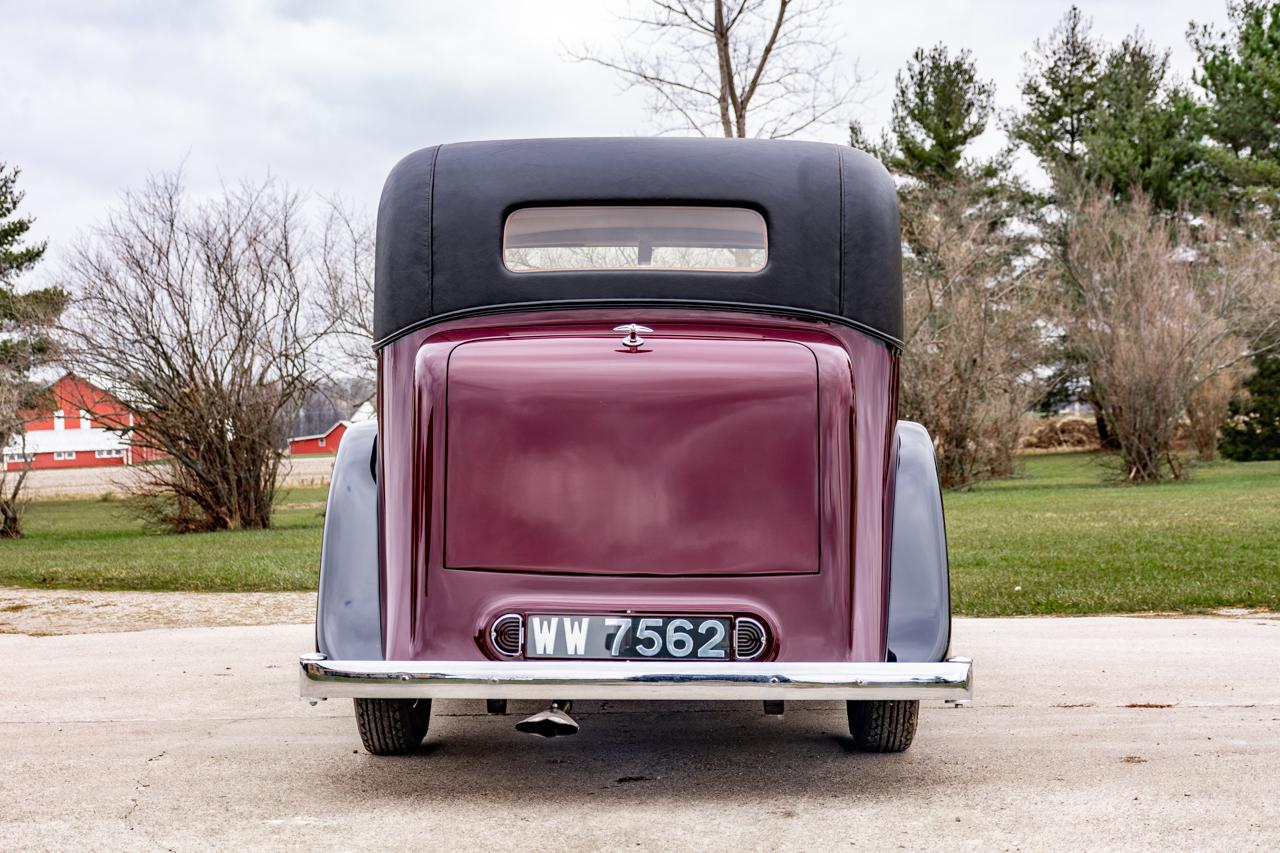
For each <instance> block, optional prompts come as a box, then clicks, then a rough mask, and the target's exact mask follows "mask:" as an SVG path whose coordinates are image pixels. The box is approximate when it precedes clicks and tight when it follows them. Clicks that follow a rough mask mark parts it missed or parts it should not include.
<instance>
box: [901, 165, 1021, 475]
mask: <svg viewBox="0 0 1280 853" xmlns="http://www.w3.org/2000/svg"><path fill="white" fill-rule="evenodd" d="M977 186H978V185H977V184H975V183H966V182H964V181H959V182H956V183H955V184H952V185H948V186H943V187H939V188H936V189H934V190H931V191H929V192H927V193H926V192H919V193H909V194H907V195H906V196H905V197H904V199H903V217H902V218H903V236H904V242H905V243H906V245H907V247H908V251H907V257H906V259H905V261H906V262H905V266H904V276H903V286H904V300H903V301H904V314H905V318H904V319H905V329H906V331H905V334H904V338H905V344H906V346H905V348H904V351H903V357H902V390H901V398H900V406H901V412H902V415H903V416H904V417H909V418H912V419H914V420H919V421H921V422H922V423H923V424H925V426H927V427H928V428H929V431H930V433H931V434H932V436H933V439H934V443H935V445H936V447H937V451H938V469H939V475H940V477H941V479H942V484H943V486H944V487H946V488H964V487H967V486H970V485H972V484H973V483H974V482H976V481H978V480H982V479H986V478H989V477H993V476H1008V475H1009V474H1011V473H1012V470H1013V454H1014V451H1015V450H1016V449H1017V446H1018V440H1019V438H1020V437H1021V436H1020V430H1021V418H1022V415H1023V414H1025V413H1026V412H1027V410H1028V409H1030V407H1031V405H1032V403H1033V402H1034V401H1035V400H1036V399H1037V397H1039V396H1040V394H1041V393H1043V388H1042V384H1043V383H1042V382H1041V381H1040V380H1039V379H1038V378H1037V376H1036V372H1035V367H1036V365H1037V364H1039V363H1040V361H1041V353H1042V349H1043V347H1042V343H1043V340H1042V339H1043V333H1042V331H1041V324H1040V323H1039V322H1038V320H1039V317H1040V316H1041V309H1042V305H1041V304H1040V301H1039V300H1040V295H1039V294H1040V291H1041V289H1042V288H1041V283H1040V280H1039V276H1040V270H1039V268H1038V267H1037V266H1035V265H1034V264H1028V263H1026V259H1025V246H1024V245H1023V242H1024V241H1023V240H1022V239H1021V238H1019V237H1018V236H1017V235H1016V234H1013V233H1011V232H1010V231H1009V230H1007V229H1006V228H1005V227H1003V226H1002V225H1001V224H1000V223H1001V221H1002V220H1003V219H1004V218H1005V214H1004V212H1003V210H1002V209H1001V208H1000V207H999V206H997V205H988V204H982V203H979V202H975V195H976V193H977Z"/></svg>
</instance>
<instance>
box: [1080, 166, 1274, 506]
mask: <svg viewBox="0 0 1280 853" xmlns="http://www.w3.org/2000/svg"><path fill="white" fill-rule="evenodd" d="M1066 210H1067V211H1069V213H1068V214H1067V215H1066V216H1065V217H1064V221H1063V228H1064V233H1063V236H1062V238H1061V239H1060V241H1059V242H1060V247H1061V259H1062V260H1061V262H1062V267H1063V272H1064V273H1065V278H1066V283H1067V287H1066V288H1065V289H1064V290H1063V291H1062V295H1061V300H1060V304H1059V317H1060V322H1061V324H1062V327H1063V329H1064V330H1065V333H1066V335H1067V337H1068V339H1069V341H1070V344H1071V346H1072V347H1073V348H1074V349H1075V350H1076V351H1078V352H1079V353H1080V354H1081V356H1082V358H1083V360H1084V362H1085V365H1086V369H1087V370H1088V373H1089V376H1090V378H1091V379H1092V382H1093V385H1094V391H1095V394H1096V396H1097V399H1098V402H1099V405H1100V406H1101V408H1102V412H1103V414H1104V415H1105V417H1106V419H1107V423H1108V424H1109V426H1110V428H1111V430H1112V431H1113V432H1114V434H1115V436H1116V439H1117V440H1118V442H1119V444H1120V454H1121V458H1122V460H1123V463H1124V466H1125V475H1126V477H1127V479H1129V480H1131V481H1134V482H1152V481H1156V480H1160V479H1163V478H1164V477H1165V476H1166V474H1168V473H1172V474H1173V476H1175V477H1179V476H1181V474H1182V469H1181V466H1180V465H1179V464H1178V461H1177V459H1176V458H1175V457H1174V456H1173V454H1172V453H1171V452H1170V440H1171V439H1172V437H1173V432H1174V429H1175V428H1176V426H1177V424H1178V422H1179V420H1180V419H1181V418H1182V415H1183V413H1184V412H1185V411H1186V410H1187V407H1188V405H1189V404H1191V398H1192V395H1193V392H1195V391H1196V389H1197V388H1199V387H1200V386H1201V385H1203V384H1204V383H1205V382H1207V381H1209V380H1210V379H1212V378H1213V377H1215V376H1217V375H1219V374H1221V373H1222V372H1223V371H1225V370H1228V369H1229V368H1231V367H1233V366H1235V365H1237V364H1240V363H1241V362H1243V361H1244V360H1245V359H1247V358H1249V357H1250V356H1251V354H1252V353H1253V352H1254V351H1255V350H1256V349H1257V347H1258V346H1260V345H1261V342H1262V341H1264V340H1266V339H1267V338H1268V337H1269V336H1272V335H1274V333H1275V331H1276V330H1277V329H1278V328H1280V313H1278V309H1277V306H1280V290H1278V289H1277V282H1276V280H1275V273H1274V271H1275V269H1276V268H1277V257H1276V251H1275V246H1274V245H1273V244H1271V243H1269V242H1268V241H1266V240H1264V239H1255V237H1257V236H1258V235H1249V234H1245V233H1241V232H1239V231H1235V230H1229V229H1225V228H1222V227H1220V226H1217V225H1215V224H1213V223H1205V224H1203V225H1201V226H1199V227H1198V228H1197V229H1196V230H1194V231H1193V229H1192V228H1191V227H1190V226H1188V225H1186V224H1184V223H1182V222H1181V221H1178V220H1170V219H1168V218H1166V217H1157V216H1154V215H1153V212H1152V209H1151V204H1150V202H1149V201H1148V200H1147V199H1146V198H1145V197H1143V196H1141V195H1138V196H1136V197H1135V198H1134V199H1132V200H1131V201H1129V202H1124V203H1117V202H1113V201H1112V200H1111V199H1110V197H1109V196H1107V195H1106V194H1104V193H1102V192H1100V191H1097V190H1088V189H1085V190H1079V191H1077V193H1076V196H1075V198H1074V199H1073V200H1072V203H1071V204H1070V205H1068V206H1067V207H1066Z"/></svg>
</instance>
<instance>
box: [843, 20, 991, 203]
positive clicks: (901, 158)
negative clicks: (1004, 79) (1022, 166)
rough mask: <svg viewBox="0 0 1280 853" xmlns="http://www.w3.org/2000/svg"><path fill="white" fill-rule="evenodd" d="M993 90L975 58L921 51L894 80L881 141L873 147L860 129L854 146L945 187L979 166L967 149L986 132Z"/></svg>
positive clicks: (854, 129) (939, 49)
mask: <svg viewBox="0 0 1280 853" xmlns="http://www.w3.org/2000/svg"><path fill="white" fill-rule="evenodd" d="M994 92H995V90H994V86H993V85H992V83H991V82H990V81H986V80H981V79H979V78H978V74H977V70H976V69H975V67H974V62H973V56H972V55H971V54H970V53H969V51H967V50H962V51H960V53H958V54H957V55H956V56H954V57H953V56H951V55H950V54H949V53H948V52H947V49H946V47H945V46H944V45H941V44H939V45H936V46H935V47H933V48H930V49H929V50H927V51H926V50H925V49H924V48H917V49H916V51H915V53H913V54H912V55H911V58H910V59H909V60H907V64H906V67H905V68H903V69H902V70H901V71H899V72H898V74H897V77H896V78H895V94H894V98H893V119H892V122H891V123H890V128H889V131H888V133H886V134H885V136H884V138H883V139H882V140H881V142H880V143H878V144H876V143H870V142H869V140H867V139H866V138H865V135H864V134H863V131H862V129H861V128H860V127H858V126H857V125H851V126H850V128H849V131H850V142H851V144H853V145H854V146H856V147H859V148H865V149H867V150H869V151H871V152H872V153H874V154H876V155H877V156H878V157H880V158H881V159H882V160H883V161H884V163H885V165H886V166H887V167H888V168H889V170H890V171H892V172H895V173H897V174H900V175H907V176H910V177H912V178H915V179H916V180H917V181H921V182H922V183H925V184H934V185H936V184H945V183H948V182H952V181H954V180H956V179H958V178H961V177H963V176H966V175H969V174H970V173H972V172H973V171H975V170H976V169H977V168H978V167H977V166H976V164H972V163H966V162H965V159H964V155H965V150H966V149H967V148H968V147H969V144H970V143H972V142H973V140H975V139H977V138H978V137H979V136H981V135H982V133H983V131H985V130H986V129H987V122H988V121H989V120H990V118H991V114H992V111H993V109H994V106H993V105H994Z"/></svg>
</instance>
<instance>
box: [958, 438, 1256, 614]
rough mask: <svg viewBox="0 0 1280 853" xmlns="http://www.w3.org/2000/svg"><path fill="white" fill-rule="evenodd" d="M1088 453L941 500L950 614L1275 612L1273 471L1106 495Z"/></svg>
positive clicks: (1210, 472) (1228, 467) (1249, 467)
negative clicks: (1253, 609) (1223, 609)
mask: <svg viewBox="0 0 1280 853" xmlns="http://www.w3.org/2000/svg"><path fill="white" fill-rule="evenodd" d="M1105 461H1106V458H1105V457H1103V456H1102V455H1101V454H1094V453H1064V454H1054V455H1046V456H1031V457H1028V458H1027V459H1026V460H1025V466H1024V470H1023V473H1022V476H1021V477H1019V478H1018V479H1014V480H1005V481H1001V482H993V483H987V484H984V485H983V486H981V487H979V488H977V489H975V490H973V491H972V492H967V493H954V494H947V495H945V496H944V498H943V502H944V505H945V507H946V513H947V534H948V537H947V538H948V540H949V542H950V545H951V586H952V598H953V601H954V607H955V611H956V612H957V613H960V614H967V615H973V616H1005V615H1014V614H1030V613H1115V612H1133V611H1145V610H1171V611H1185V612H1192V611H1203V610H1211V609H1214V608H1219V607H1266V608H1271V609H1280V462H1251V463H1247V464H1241V463H1233V462H1215V463H1212V464H1210V465H1204V466H1201V467H1197V468H1195V469H1194V470H1193V471H1192V474H1191V479H1190V481H1189V482H1183V483H1169V484H1163V485H1158V486H1123V485H1107V484H1106V481H1107V480H1108V479H1110V478H1111V477H1113V476H1114V474H1113V473H1111V471H1110V470H1108V469H1107V468H1105V467H1104V466H1103V463H1104V462H1105Z"/></svg>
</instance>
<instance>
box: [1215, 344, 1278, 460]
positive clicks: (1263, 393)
mask: <svg viewBox="0 0 1280 853" xmlns="http://www.w3.org/2000/svg"><path fill="white" fill-rule="evenodd" d="M1253 364H1254V367H1255V368H1256V369H1257V370H1256V372H1255V373H1254V374H1253V376H1252V377H1250V378H1249V380H1248V381H1247V382H1245V384H1244V387H1245V390H1246V391H1247V392H1248V396H1247V397H1246V398H1245V399H1243V400H1235V401H1233V402H1232V403H1231V406H1230V408H1229V409H1228V413H1227V422H1226V423H1225V424H1224V425H1223V427H1222V439H1221V441H1220V442H1219V444H1218V450H1219V452H1221V453H1222V455H1223V456H1225V457H1226V458H1228V459H1234V460H1235V461H1237V462H1259V461H1262V460H1264V459H1280V353H1276V352H1269V353H1261V354H1259V355H1257V356H1255V357H1254V360H1253Z"/></svg>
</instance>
